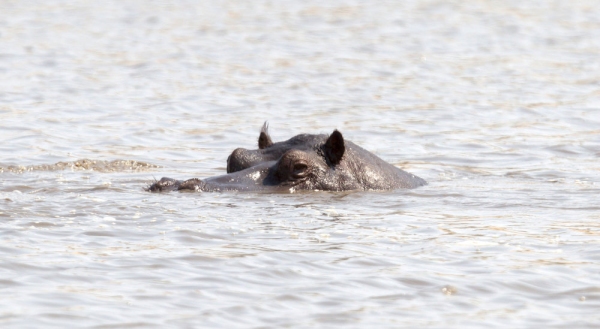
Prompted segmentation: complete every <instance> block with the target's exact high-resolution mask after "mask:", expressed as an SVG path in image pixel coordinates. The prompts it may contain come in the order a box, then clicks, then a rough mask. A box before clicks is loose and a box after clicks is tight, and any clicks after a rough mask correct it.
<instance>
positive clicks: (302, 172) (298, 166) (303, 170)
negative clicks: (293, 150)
mask: <svg viewBox="0 0 600 329" xmlns="http://www.w3.org/2000/svg"><path fill="white" fill-rule="evenodd" d="M307 174H308V165H307V164H306V163H304V162H296V163H294V167H293V168H292V177H294V178H303V177H306V175H307Z"/></svg>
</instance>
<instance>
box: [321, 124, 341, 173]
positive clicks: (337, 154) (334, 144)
mask: <svg viewBox="0 0 600 329" xmlns="http://www.w3.org/2000/svg"><path fill="white" fill-rule="evenodd" d="M323 150H324V151H325V158H326V159H327V162H329V163H330V164H331V165H333V166H335V165H337V164H338V163H340V161H341V160H342V156H343V155H344V152H345V151H346V146H344V137H343V136H342V133H340V132H339V131H337V130H334V131H333V133H332V134H331V135H330V136H329V138H327V141H326V142H325V145H323Z"/></svg>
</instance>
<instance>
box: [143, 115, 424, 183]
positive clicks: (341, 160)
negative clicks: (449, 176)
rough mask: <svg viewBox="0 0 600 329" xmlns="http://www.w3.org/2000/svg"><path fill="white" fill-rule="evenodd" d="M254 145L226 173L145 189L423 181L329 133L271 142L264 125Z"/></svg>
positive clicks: (241, 151)
mask: <svg viewBox="0 0 600 329" xmlns="http://www.w3.org/2000/svg"><path fill="white" fill-rule="evenodd" d="M258 146H259V148H258V150H246V149H241V148H238V149H236V150H234V151H233V152H232V153H231V155H230V156H229V158H228V159H227V174H226V175H221V176H216V177H210V178H206V179H204V180H200V179H197V178H192V179H188V180H185V181H180V180H175V179H172V178H167V177H164V178H162V179H161V180H159V181H157V182H155V183H154V184H152V185H151V186H150V187H149V188H148V190H149V191H151V192H161V191H172V190H193V191H206V192H213V191H268V192H287V191H289V192H294V191H300V190H321V191H348V190H393V189H399V188H415V187H419V186H422V185H425V184H427V183H426V182H425V180H423V179H422V178H419V177H417V176H415V175H413V174H410V173H407V172H406V171H403V170H401V169H399V168H396V167H394V166H393V165H391V164H389V163H387V162H385V161H383V160H381V159H380V158H379V157H377V156H376V155H374V154H373V153H371V152H369V151H366V150H364V149H363V148H361V147H359V146H358V145H356V144H354V143H352V142H350V141H346V140H344V137H343V136H342V134H341V133H340V132H339V131H337V130H334V131H333V133H332V134H331V135H329V136H328V135H309V134H302V135H297V136H295V137H292V138H291V139H289V140H287V141H284V142H278V143H273V142H272V140H271V137H270V136H269V134H268V131H267V125H266V124H265V125H264V126H263V128H262V130H261V133H260V137H259V140H258Z"/></svg>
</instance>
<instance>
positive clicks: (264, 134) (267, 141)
mask: <svg viewBox="0 0 600 329" xmlns="http://www.w3.org/2000/svg"><path fill="white" fill-rule="evenodd" d="M271 145H273V141H272V140H271V136H269V123H267V121H265V123H264V124H263V126H262V129H261V130H260V136H258V148H259V149H261V150H262V149H264V148H267V147H269V146H271Z"/></svg>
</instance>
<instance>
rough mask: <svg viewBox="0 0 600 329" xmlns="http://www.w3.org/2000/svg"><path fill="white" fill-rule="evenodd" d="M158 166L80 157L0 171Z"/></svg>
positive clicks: (134, 168) (135, 169)
mask: <svg viewBox="0 0 600 329" xmlns="http://www.w3.org/2000/svg"><path fill="white" fill-rule="evenodd" d="M156 168H160V166H158V165H155V164H151V163H147V162H141V161H135V160H113V161H105V160H90V159H80V160H76V161H68V162H62V161H61V162H57V163H55V164H40V165H30V166H18V165H17V166H6V167H0V173H3V172H12V173H24V172H30V171H58V170H72V171H80V170H91V171H98V172H121V171H147V170H151V169H156Z"/></svg>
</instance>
